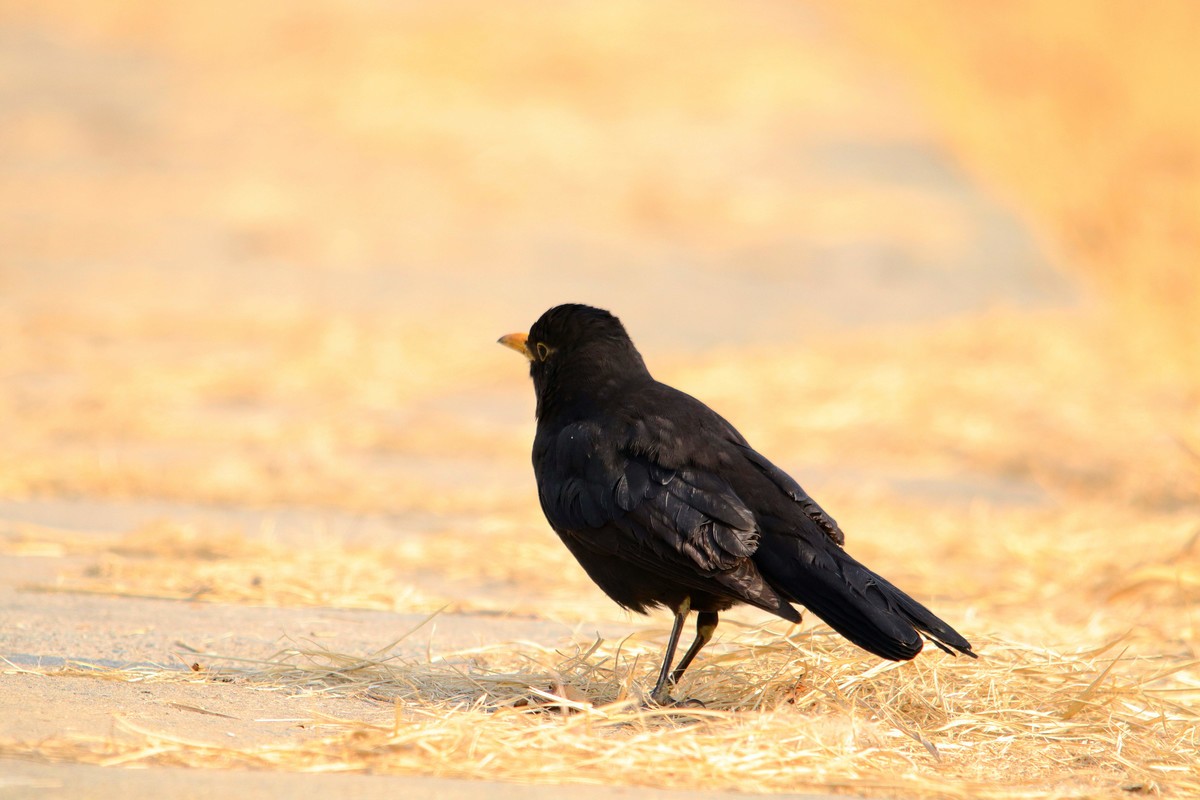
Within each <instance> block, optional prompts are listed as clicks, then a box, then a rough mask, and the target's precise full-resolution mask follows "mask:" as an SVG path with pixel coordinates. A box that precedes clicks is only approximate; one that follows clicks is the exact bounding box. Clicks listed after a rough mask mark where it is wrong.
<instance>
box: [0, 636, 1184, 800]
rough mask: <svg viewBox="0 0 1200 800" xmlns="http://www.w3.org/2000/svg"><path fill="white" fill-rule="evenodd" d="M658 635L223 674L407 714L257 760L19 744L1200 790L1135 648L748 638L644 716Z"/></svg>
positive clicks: (346, 659) (53, 750)
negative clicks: (895, 659) (889, 653)
mask: <svg viewBox="0 0 1200 800" xmlns="http://www.w3.org/2000/svg"><path fill="white" fill-rule="evenodd" d="M776 627H778V626H776ZM660 644H661V643H660V642H638V641H630V640H626V641H623V642H619V643H606V642H595V643H593V644H592V645H591V646H589V647H584V648H580V649H578V650H575V651H572V652H554V651H544V650H538V649H536V648H534V647H533V646H531V645H527V644H523V645H520V646H519V647H517V648H514V647H512V646H497V647H495V648H489V649H485V650H478V651H470V652H464V653H456V654H450V655H446V656H444V657H440V658H439V659H437V660H435V661H434V662H432V663H421V662H398V661H396V660H395V659H389V658H387V656H386V653H380V654H376V655H375V656H373V657H368V658H362V657H357V656H347V655H342V654H337V653H332V652H328V651H319V650H318V651H313V650H299V649H296V650H290V651H285V652H283V653H280V654H279V656H277V657H276V658H275V659H272V660H271V661H270V662H267V663H262V664H256V665H244V664H243V665H241V666H238V667H236V668H232V669H230V668H225V669H222V670H220V671H219V672H218V673H217V674H219V675H220V677H221V678H222V679H223V680H227V679H229V678H231V677H232V678H234V679H235V680H238V681H246V682H251V683H261V684H263V685H265V686H269V687H273V688H276V689H288V690H292V691H296V690H299V691H306V692H309V691H317V692H324V691H333V692H339V693H349V694H352V695H358V696H363V697H367V698H373V699H375V700H376V701H384V702H391V703H394V705H395V720H394V722H393V723H392V724H391V725H372V724H366V723H361V722H355V721H352V720H335V719H318V720H314V721H313V724H315V725H317V726H320V727H323V728H325V729H326V730H328V735H327V736H325V737H324V738H320V739H317V740H310V741H305V742H302V743H296V744H288V745H283V746H270V747H256V748H249V749H239V748H238V747H236V746H231V745H230V744H228V743H227V742H206V741H189V740H186V739H181V738H177V737H173V736H164V735H162V734H157V733H155V732H154V731H150V730H144V729H140V728H138V727H137V726H134V725H131V724H122V725H120V726H119V729H118V731H117V733H116V734H115V735H114V736H112V737H110V738H107V739H104V740H88V739H80V738H53V739H49V740H46V741H41V742H37V743H20V742H7V743H4V747H5V749H7V750H9V751H12V752H22V753H25V754H29V755H38V756H40V757H44V758H48V759H55V760H78V761H84V762H88V763H97V764H108V765H129V764H148V763H149V764H168V765H178V766H191V767H198V768H214V767H216V768H231V767H252V768H270V769H290V770H304V771H329V770H333V771H344V770H356V771H370V772H378V773H400V774H404V773H412V772H417V773H421V774H434V775H442V776H451V777H468V778H487V779H501V780H509V781H547V782H555V783H610V782H611V781H612V780H613V776H615V775H620V776H621V777H620V779H621V781H622V782H626V783H630V784H634V785H653V786H668V787H678V788H685V787H686V788H698V787H705V788H725V789H737V790H739V791H749V792H777V791H803V790H806V789H807V790H821V789H830V788H832V789H844V790H849V791H855V792H865V793H868V794H872V795H886V796H889V797H921V798H925V797H938V798H942V797H945V798H960V797H961V798H967V797H987V798H1011V797H1025V796H1044V795H1045V794H1047V793H1050V794H1054V795H1055V796H1061V797H1075V796H1089V797H1091V796H1121V793H1122V792H1136V793H1151V794H1159V793H1164V794H1166V795H1168V796H1178V797H1185V796H1190V795H1191V794H1193V793H1194V792H1196V791H1198V790H1200V774H1197V770H1196V766H1195V763H1196V762H1195V756H1196V754H1197V737H1198V735H1200V714H1198V713H1197V711H1196V708H1195V706H1194V705H1193V704H1192V703H1193V702H1194V700H1195V699H1196V696H1197V694H1200V682H1198V681H1197V678H1196V672H1195V670H1194V663H1191V664H1181V663H1175V662H1172V661H1171V660H1169V659H1164V658H1157V657H1150V658H1139V657H1137V656H1133V655H1131V654H1130V653H1129V648H1128V647H1126V646H1124V645H1123V644H1122V643H1121V642H1110V643H1106V644H1105V645H1103V646H1101V647H1099V648H1097V649H1095V650H1093V651H1091V652H1069V653H1063V652H1057V651H1054V650H1048V649H1045V648H1038V647H1036V646H1033V645H1029V644H1025V643H1019V642H1012V641H1009V642H1005V641H1000V640H988V641H986V642H984V643H983V649H984V652H985V653H986V658H985V659H983V660H980V661H978V662H973V661H968V660H965V659H958V660H955V661H950V660H948V659H941V658H938V659H937V661H934V660H932V659H928V660H918V661H916V662H912V663H904V664H892V663H879V662H878V661H877V660H875V659H872V658H870V657H867V656H864V655H863V654H862V653H861V652H859V651H856V650H855V649H854V648H852V647H850V646H848V645H846V644H845V643H844V642H841V641H839V640H837V639H836V637H830V636H828V635H809V634H801V633H799V632H796V631H792V632H790V633H789V632H787V631H783V630H757V629H749V630H744V631H741V632H739V633H738V634H737V635H736V637H734V638H733V639H732V640H731V639H727V640H726V643H725V646H724V647H719V648H716V649H715V650H714V653H713V654H712V655H710V656H709V658H708V659H707V661H709V662H710V663H708V664H707V665H706V668H704V669H701V670H697V671H696V672H695V673H694V674H692V675H691V676H690V677H689V678H688V680H687V681H685V683H684V685H683V686H682V687H681V691H682V692H683V693H686V695H688V696H690V697H694V698H696V699H700V700H702V701H703V702H704V703H705V704H706V707H705V708H704V709H695V708H680V709H647V708H645V707H643V706H642V705H641V702H642V694H641V690H640V689H639V685H642V684H644V683H645V680H646V679H647V677H648V676H647V672H648V670H649V669H652V663H653V661H654V659H655V658H656V657H657V651H658V647H659V646H660ZM211 669H212V667H211V666H210V667H209V671H211ZM156 677H157V679H164V677H165V676H161V675H160V676H156ZM137 679H139V680H145V679H147V676H145V675H139V676H137ZM168 679H169V678H168ZM177 679H180V680H201V681H202V680H207V679H209V678H207V677H196V676H193V677H188V678H177Z"/></svg>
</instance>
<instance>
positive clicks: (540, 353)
mask: <svg viewBox="0 0 1200 800" xmlns="http://www.w3.org/2000/svg"><path fill="white" fill-rule="evenodd" d="M553 352H554V349H553V348H550V347H547V346H546V345H545V344H543V343H542V342H538V343H537V357H538V361H545V360H546V359H547V358H548V357H549V356H550V354H551V353H553Z"/></svg>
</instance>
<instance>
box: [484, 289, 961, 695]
mask: <svg viewBox="0 0 1200 800" xmlns="http://www.w3.org/2000/svg"><path fill="white" fill-rule="evenodd" d="M500 343H501V344H504V345H506V346H508V347H511V348H513V349H514V350H517V351H519V352H521V353H523V354H524V355H525V356H526V357H527V358H528V359H529V361H530V375H531V376H532V377H533V386H534V390H535V392H536V393H537V436H536V437H535V439H534V442H533V468H534V473H535V475H536V477H537V486H538V498H539V500H540V501H541V504H542V510H543V511H544V512H545V514H546V519H547V520H548V521H549V522H550V525H551V527H553V528H554V530H555V531H557V532H558V535H559V537H560V538H561V539H562V541H563V543H564V544H565V545H566V546H567V548H568V549H569V550H570V551H571V553H572V554H574V556H575V558H576V559H578V560H579V563H580V564H581V565H582V566H583V568H584V570H586V571H587V574H588V575H589V576H590V577H591V578H592V580H594V581H595V582H596V584H597V585H598V586H599V587H600V588H601V589H603V590H604V592H605V593H606V594H608V596H609V597H611V598H612V599H613V600H615V601H616V602H617V603H619V604H620V605H622V606H624V607H625V608H628V609H631V610H633V611H637V612H640V613H645V612H646V611H648V610H649V609H651V608H653V607H655V606H665V607H666V608H669V609H671V610H672V611H673V612H675V624H674V626H673V628H672V632H671V638H670V641H669V643H668V648H667V652H666V655H665V657H664V659H663V665H662V669H661V671H660V673H659V679H658V683H657V685H656V686H655V688H654V692H653V693H652V697H653V698H654V700H655V701H656V702H660V703H662V702H667V701H669V699H670V698H669V697H668V691H669V687H670V686H671V685H672V684H674V683H675V682H676V681H677V680H678V679H679V677H680V676H681V675H682V674H683V672H684V670H686V669H687V667H688V665H689V664H690V663H691V661H692V659H693V658H694V657H695V656H696V653H698V652H699V651H700V649H701V648H702V647H703V646H704V645H705V644H706V643H707V642H708V640H709V639H710V638H712V634H713V631H714V630H715V629H716V626H717V619H718V616H717V615H718V613H719V612H721V611H724V610H726V609H728V608H730V607H731V606H733V605H735V604H737V603H748V604H750V605H752V606H756V607H758V608H761V609H763V610H765V611H769V612H771V613H772V614H776V615H778V616H780V617H782V618H784V619H786V620H789V621H791V622H799V621H800V613H799V612H798V611H797V610H796V609H795V608H793V606H792V605H791V604H792V603H798V604H800V605H803V606H805V607H807V608H808V609H810V610H811V611H812V612H813V613H814V614H816V615H817V616H819V617H820V618H821V619H823V620H825V621H826V622H827V623H829V625H830V626H831V627H832V628H833V629H834V630H836V631H837V632H838V633H840V634H842V635H843V636H845V637H846V638H847V639H849V640H850V641H852V642H854V643H855V644H857V645H858V646H859V647H862V648H864V649H865V650H869V651H870V652H872V653H875V654H876V655H878V656H881V657H883V658H888V659H892V660H904V659H910V658H912V657H913V656H915V655H916V654H917V653H919V652H920V651H921V646H922V639H921V634H922V633H923V634H925V635H926V636H927V637H928V638H930V639H931V640H932V641H933V642H934V643H935V644H936V645H938V647H940V648H941V649H943V650H945V651H946V652H948V653H950V652H952V651H953V650H957V651H959V652H961V653H965V654H966V655H969V656H972V657H974V655H975V654H974V653H972V652H971V643H970V642H968V641H967V640H966V639H964V638H963V637H962V636H960V635H959V634H958V633H957V632H956V631H955V630H954V629H953V628H951V627H950V626H949V625H947V624H946V623H945V622H943V621H942V620H940V619H938V618H937V617H936V616H934V615H933V614H932V613H931V612H930V611H929V610H928V609H926V608H925V607H924V606H922V605H921V604H920V603H918V602H917V601H915V600H913V599H912V598H911V597H909V596H908V595H906V594H905V593H904V592H902V591H900V590H899V589H897V588H896V587H895V586H893V585H892V584H890V583H888V582H887V581H886V580H884V579H883V578H881V577H880V576H878V575H876V574H875V573H873V572H871V571H870V570H869V569H867V568H866V567H864V566H863V565H862V564H860V563H858V562H857V561H855V560H854V559H853V558H852V557H851V556H850V555H849V554H847V553H846V551H845V550H843V549H842V545H843V543H844V536H843V534H842V531H841V529H840V528H839V527H838V525H837V523H836V522H834V520H833V518H832V517H830V516H829V515H828V514H826V513H825V512H824V511H823V510H822V509H821V507H820V506H819V505H817V503H816V501H814V500H813V499H812V498H811V497H809V496H808V494H806V493H805V491H804V490H803V489H802V488H800V485H799V484H798V483H796V482H795V481H794V480H792V478H791V477H789V476H788V475H787V474H786V473H785V472H783V471H782V470H781V469H779V468H778V467H776V466H775V465H774V464H772V463H771V462H770V461H768V460H767V459H766V458H765V457H763V456H762V455H761V454H759V453H758V452H756V451H755V450H754V449H753V448H751V447H750V445H749V444H747V443H746V440H745V439H743V438H742V435H741V434H740V433H738V432H737V430H735V429H734V427H733V426H732V425H730V424H729V423H728V422H726V421H725V420H724V419H723V418H722V417H721V416H720V415H718V414H717V413H716V412H714V411H713V410H712V409H710V408H708V406H706V405H704V404H703V403H701V402H700V401H699V400H696V399H695V398H693V397H691V396H690V395H687V394H684V393H683V392H680V391H678V390H676V389H672V388H671V387H670V386H666V385H664V384H662V383H659V382H658V381H656V380H654V378H652V377H651V376H650V373H649V371H648V370H647V369H646V365H645V362H643V361H642V357H641V355H640V354H639V353H638V351H637V349H636V348H635V347H634V346H633V342H632V341H630V339H629V336H628V334H626V333H625V328H624V326H622V325H621V322H620V321H619V320H618V319H617V318H616V317H614V316H613V315H612V314H610V313H608V312H607V311H603V310H601V309H598V308H591V307H589V306H583V305H562V306H557V307H555V308H552V309H550V310H549V311H547V312H546V313H545V314H543V315H542V317H541V318H540V319H539V320H538V321H537V322H535V323H534V325H533V327H532V328H531V329H530V331H529V334H528V335H525V334H510V335H508V336H505V337H502V338H501V339H500ZM691 611H696V612H699V614H698V619H697V624H696V640H695V642H694V643H693V644H692V646H691V647H690V648H688V651H687V652H686V653H685V654H684V657H683V659H682V660H681V661H680V663H679V666H678V667H676V668H675V670H674V672H672V671H671V662H672V660H673V659H674V653H675V648H676V646H677V644H678V640H679V635H680V631H681V629H682V627H683V623H684V621H685V620H686V619H687V616H688V614H689V612H691Z"/></svg>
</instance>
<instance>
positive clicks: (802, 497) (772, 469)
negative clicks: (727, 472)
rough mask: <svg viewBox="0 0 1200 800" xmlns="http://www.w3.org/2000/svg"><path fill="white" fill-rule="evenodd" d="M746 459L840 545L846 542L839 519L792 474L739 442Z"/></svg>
mask: <svg viewBox="0 0 1200 800" xmlns="http://www.w3.org/2000/svg"><path fill="white" fill-rule="evenodd" d="M738 447H739V448H740V449H741V450H742V453H743V455H745V457H746V460H747V461H749V462H750V463H751V464H753V465H754V466H755V467H756V468H757V469H758V470H759V471H760V472H762V474H763V475H765V476H766V477H767V478H768V479H770V481H771V482H772V483H774V484H775V485H776V486H778V487H779V489H780V490H781V491H782V492H783V493H784V494H786V495H787V496H788V497H790V498H791V499H792V500H794V501H795V502H796V504H797V505H799V506H800V508H801V510H802V511H803V512H804V514H805V516H807V517H808V518H809V519H810V520H812V521H813V522H814V523H815V524H816V525H817V527H818V528H820V529H821V531H822V532H823V533H824V534H825V535H826V536H828V537H829V538H830V539H832V540H833V541H834V543H835V544H837V545H838V546H839V547H840V546H842V545H844V544H845V543H846V534H844V533H842V529H841V528H840V527H838V524H837V521H836V520H834V518H833V517H831V516H829V515H828V514H827V513H825V509H823V508H821V507H820V506H819V505H817V501H816V500H813V499H812V498H811V497H809V496H808V492H806V491H804V489H802V488H801V487H800V484H798V483H796V481H795V479H793V478H792V476H791V475H788V474H787V473H786V472H784V471H783V470H781V469H780V468H779V467H777V466H775V465H774V464H772V463H771V462H770V461H768V460H767V458H766V457H765V456H764V455H762V454H761V453H759V452H758V451H757V450H755V449H754V448H752V447H750V446H749V445H744V444H739V445H738Z"/></svg>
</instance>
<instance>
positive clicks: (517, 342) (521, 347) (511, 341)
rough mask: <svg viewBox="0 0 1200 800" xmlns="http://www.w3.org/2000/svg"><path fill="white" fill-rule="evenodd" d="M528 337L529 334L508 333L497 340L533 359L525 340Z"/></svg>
mask: <svg viewBox="0 0 1200 800" xmlns="http://www.w3.org/2000/svg"><path fill="white" fill-rule="evenodd" d="M527 339H529V335H528V334H525V333H510V334H508V335H506V336H501V337H500V338H499V339H497V341H498V342H499V343H500V344H502V345H504V346H505V347H508V348H510V349H512V350H516V351H517V352H518V353H520V354H521V355H523V356H525V358H527V359H529V360H530V361H533V353H531V352H529V348H528V347H527V346H526V344H525V342H526V340H527Z"/></svg>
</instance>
